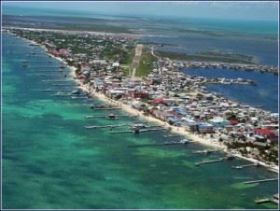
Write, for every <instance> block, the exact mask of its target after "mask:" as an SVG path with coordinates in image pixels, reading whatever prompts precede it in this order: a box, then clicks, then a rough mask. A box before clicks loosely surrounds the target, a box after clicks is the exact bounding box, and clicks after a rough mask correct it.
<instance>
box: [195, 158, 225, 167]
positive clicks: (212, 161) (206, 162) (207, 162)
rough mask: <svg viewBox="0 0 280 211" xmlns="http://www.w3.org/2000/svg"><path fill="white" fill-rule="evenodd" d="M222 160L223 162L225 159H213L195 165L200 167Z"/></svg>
mask: <svg viewBox="0 0 280 211" xmlns="http://www.w3.org/2000/svg"><path fill="white" fill-rule="evenodd" d="M224 160H225V158H219V159H215V160H204V161H200V162H196V163H195V165H196V166H200V165H203V164H211V163H218V162H221V161H224Z"/></svg>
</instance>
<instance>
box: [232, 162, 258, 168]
mask: <svg viewBox="0 0 280 211" xmlns="http://www.w3.org/2000/svg"><path fill="white" fill-rule="evenodd" d="M252 166H255V167H259V166H260V164H259V163H250V164H245V165H239V166H232V168H234V169H243V168H247V167H252Z"/></svg>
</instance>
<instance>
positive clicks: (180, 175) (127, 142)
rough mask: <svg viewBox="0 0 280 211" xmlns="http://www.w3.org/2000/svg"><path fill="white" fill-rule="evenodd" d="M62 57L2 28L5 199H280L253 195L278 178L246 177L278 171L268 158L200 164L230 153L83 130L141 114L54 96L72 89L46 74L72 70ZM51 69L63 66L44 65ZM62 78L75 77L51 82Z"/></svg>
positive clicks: (162, 204)
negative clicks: (258, 163)
mask: <svg viewBox="0 0 280 211" xmlns="http://www.w3.org/2000/svg"><path fill="white" fill-rule="evenodd" d="M25 60H27V61H28V66H27V67H24V66H23V61H25ZM60 65H61V64H60V63H59V62H58V61H56V60H54V59H52V58H50V57H48V56H47V55H46V54H45V53H44V52H43V50H42V49H40V48H39V47H34V46H30V45H29V44H28V43H27V42H26V41H24V40H23V39H20V38H16V37H14V36H11V35H8V34H3V72H2V73H3V75H2V77H3V140H2V146H3V155H2V156H3V208H10V209H12V208H26V209H27V208H34V209H39V208H45V209H48V208H79V209H82V208H276V205H273V204H262V205H257V204H255V202H254V200H255V199H256V198H263V197H267V196H271V195H272V194H275V193H276V192H277V182H269V183H263V184H254V185H245V184H243V183H242V182H243V181H247V180H253V179H261V178H272V177H276V176H277V175H276V174H275V173H272V172H269V171H267V170H266V169H264V168H262V167H260V168H254V167H252V168H246V169H243V170H236V169H232V166H233V165H239V164H245V163H247V161H243V160H233V161H224V162H219V163H215V164H209V165H203V166H200V167H197V166H195V162H198V161H201V160H204V159H214V158H217V157H221V156H224V155H223V154H222V153H214V154H212V155H211V156H209V157H205V156H203V155H197V154H193V153H192V151H193V150H202V149H206V147H205V146H201V145H199V144H189V145H184V146H169V147H138V148H137V147H130V146H131V145H137V144H149V143H160V142H163V141H167V140H179V139H180V138H179V137H178V138H166V137H164V135H167V134H168V133H167V132H162V131H161V132H157V131H154V132H151V133H146V134H141V135H139V136H136V135H133V134H129V133H126V134H125V135H124V134H113V133H111V132H110V131H109V130H107V129H97V130H88V129H85V128H84V126H85V125H106V124H119V123H133V122H139V121H140V120H137V119H133V118H130V117H125V118H121V119H119V120H115V121H114V122H112V121H109V120H107V119H102V118H99V119H85V116H86V115H96V116H97V115H106V112H105V111H93V110H91V109H90V108H89V105H90V104H92V103H98V102H99V101H98V100H97V99H91V100H81V99H71V98H70V97H57V96H53V94H55V93H56V92H57V91H63V92H71V91H72V90H74V89H75V84H74V82H72V81H71V80H69V81H65V82H50V81H47V80H57V79H64V78H65V75H66V77H68V76H67V75H68V73H69V70H68V69H64V70H63V73H61V72H60V71H59V70H61V69H59V66H60ZM46 70H57V71H55V72H40V71H46ZM58 83H69V84H72V85H73V86H72V87H71V85H69V86H67V87H61V86H54V85H52V84H58ZM49 89H50V90H52V91H48V92H46V91H42V90H49ZM119 113H120V112H119ZM122 130H127V128H122V129H118V130H117V131H122Z"/></svg>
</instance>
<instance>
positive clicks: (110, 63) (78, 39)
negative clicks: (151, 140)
mask: <svg viewBox="0 0 280 211" xmlns="http://www.w3.org/2000/svg"><path fill="white" fill-rule="evenodd" d="M11 31H12V32H13V33H15V34H17V35H20V36H22V37H25V38H27V39H31V40H34V41H36V42H38V43H40V44H42V45H43V46H45V47H46V48H47V50H48V51H49V53H51V54H53V55H55V56H58V57H61V58H63V59H64V60H65V61H66V62H67V63H68V64H69V65H71V66H75V67H76V68H77V69H76V77H77V78H78V79H79V80H80V81H82V82H83V83H84V84H87V85H88V86H90V87H91V89H92V90H93V91H95V92H98V93H103V94H104V95H106V96H107V97H108V98H111V99H114V100H117V101H120V102H122V103H124V104H126V105H129V106H131V107H132V108H134V109H137V110H140V111H142V112H143V113H144V114H145V115H150V116H153V117H155V118H157V119H160V120H162V121H164V122H166V123H168V124H170V125H174V126H178V127H182V128H184V129H185V130H186V131H189V132H191V133H196V134H198V135H202V136H204V137H207V138H208V139H211V140H213V141H216V142H221V143H223V144H224V145H226V146H227V147H228V149H229V150H231V151H235V152H239V153H241V154H242V155H244V156H246V157H250V158H254V159H257V160H261V161H264V162H266V163H267V164H271V165H278V133H279V124H278V117H279V115H278V113H271V112H268V111H264V110H262V109H258V108H253V107H251V106H248V105H244V104H241V103H238V102H234V101H232V100H229V99H226V98H224V97H223V96H220V95H218V94H216V93H210V92H209V91H207V90H206V89H205V88H204V86H203V84H205V83H207V82H210V83H211V82H215V83H245V84H249V85H252V84H253V82H252V81H249V80H245V79H230V80H229V79H228V80H227V79H223V78H220V79H215V80H214V81H213V80H212V81H211V80H210V81H209V80H208V79H206V78H204V77H196V76H189V75H186V74H184V73H183V72H182V71H181V68H183V67H185V66H186V64H185V63H183V62H178V61H172V60H170V59H168V58H159V57H158V58H157V60H156V61H155V62H153V64H152V66H153V68H152V69H151V70H150V72H149V74H148V75H146V76H145V77H142V78H135V77H133V78H132V77H130V75H129V71H128V69H129V63H130V62H131V61H132V57H133V52H134V51H133V46H134V47H135V46H136V43H137V40H135V39H132V38H128V37H126V36H122V35H115V36H112V35H110V36H107V35H88V34H79V35H73V34H61V33H52V32H48V33H44V34H43V33H41V32H33V31H24V30H11ZM197 64H198V63H195V65H197ZM192 65H193V64H190V66H189V67H191V66H192Z"/></svg>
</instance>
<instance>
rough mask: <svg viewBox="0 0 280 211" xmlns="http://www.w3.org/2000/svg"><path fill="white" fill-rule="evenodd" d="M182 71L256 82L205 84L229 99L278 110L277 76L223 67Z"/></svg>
mask: <svg viewBox="0 0 280 211" xmlns="http://www.w3.org/2000/svg"><path fill="white" fill-rule="evenodd" d="M184 72H185V73H186V74H188V75H193V76H205V77H207V78H216V77H224V78H245V79H251V80H254V81H255V82H256V86H253V85H239V84H233V85H222V84H221V85H217V84H211V85H207V86H206V87H207V88H208V90H209V91H214V92H217V93H220V94H222V95H224V96H226V97H228V98H230V99H233V100H237V101H239V102H242V103H245V104H248V105H251V106H255V107H261V108H263V109H265V110H269V111H272V112H278V76H277V75H273V74H270V73H260V72H246V71H234V70H225V69H187V70H184Z"/></svg>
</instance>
